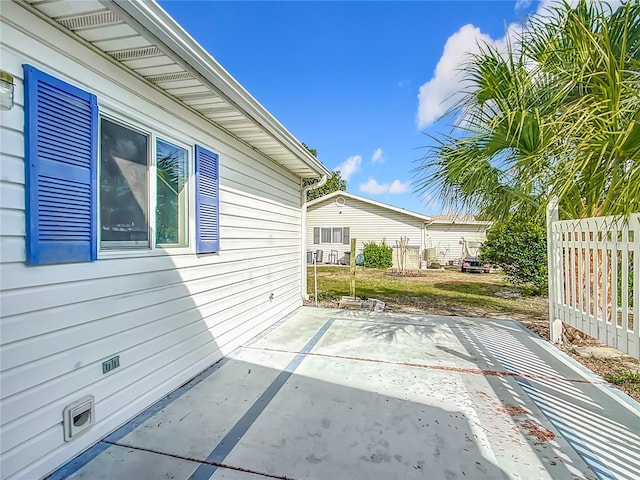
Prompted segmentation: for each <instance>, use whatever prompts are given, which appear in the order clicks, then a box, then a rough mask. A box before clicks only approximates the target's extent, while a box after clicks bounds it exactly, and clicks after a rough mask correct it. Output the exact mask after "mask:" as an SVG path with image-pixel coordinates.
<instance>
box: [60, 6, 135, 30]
mask: <svg viewBox="0 0 640 480" xmlns="http://www.w3.org/2000/svg"><path fill="white" fill-rule="evenodd" d="M57 21H58V23H59V24H60V25H62V26H63V27H66V28H68V29H69V30H72V31H76V30H85V29H88V28H95V27H104V26H107V25H116V24H118V23H124V22H123V21H122V20H120V17H118V16H117V15H116V14H115V13H113V12H110V11H105V12H96V13H90V14H88V15H78V16H77V17H68V18H60V19H58V20H57Z"/></svg>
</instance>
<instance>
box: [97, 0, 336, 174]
mask: <svg viewBox="0 0 640 480" xmlns="http://www.w3.org/2000/svg"><path fill="white" fill-rule="evenodd" d="M99 1H100V3H101V4H103V5H104V6H105V7H106V8H108V9H109V10H113V11H115V12H116V13H118V15H120V16H123V17H128V19H130V21H129V22H127V23H128V24H129V25H130V26H131V27H132V28H134V29H135V30H137V31H138V32H139V33H140V34H141V35H143V36H145V37H147V39H148V40H149V41H152V42H154V43H157V44H159V45H161V46H162V47H163V50H165V52H166V53H167V54H169V53H172V54H173V56H174V60H176V61H177V62H179V63H180V64H182V65H183V66H184V67H185V68H186V69H188V70H190V71H191V73H192V74H193V75H194V76H196V77H197V78H199V79H200V80H201V81H202V82H203V83H205V84H206V85H207V86H209V88H211V89H212V90H214V91H215V92H216V93H217V94H218V95H220V96H221V97H222V98H224V99H225V100H226V101H227V102H229V103H230V104H231V105H233V106H234V107H235V108H237V109H238V110H239V111H240V112H242V113H243V114H244V115H246V116H247V117H249V118H251V119H252V120H253V121H254V122H255V123H256V124H257V125H259V126H261V127H262V128H264V129H265V130H266V131H267V132H269V134H270V135H272V136H273V137H274V138H275V139H276V140H277V141H279V142H280V143H281V144H282V145H283V146H284V147H285V148H287V149H288V150H289V151H290V152H291V153H293V154H294V155H295V156H296V157H298V158H300V159H301V160H302V161H303V162H304V163H305V164H306V165H307V166H309V167H310V168H311V169H312V170H314V171H316V172H317V173H318V176H319V177H321V176H322V175H330V174H331V172H330V171H329V170H328V169H327V167H325V166H324V165H323V164H322V163H321V162H320V161H318V160H317V159H316V158H315V157H314V156H313V155H311V153H309V151H308V150H307V149H306V148H304V147H303V146H302V144H301V143H300V142H299V141H298V140H297V139H296V138H295V137H294V136H293V135H292V134H291V133H290V132H289V131H288V130H287V129H286V128H284V126H283V125H282V124H281V123H280V122H278V121H277V120H276V119H275V118H274V117H273V115H271V114H270V113H269V112H268V111H267V110H266V109H265V108H264V107H263V106H262V105H261V104H260V103H259V102H258V101H257V100H256V99H255V98H253V96H251V94H250V93H249V92H248V91H247V90H245V89H244V88H243V87H242V85H240V83H238V81H237V80H235V79H234V78H233V77H232V76H231V75H230V74H229V73H228V72H227V71H226V70H225V69H224V68H223V67H222V65H220V64H219V63H218V62H217V61H216V60H215V59H214V58H213V57H212V56H211V54H209V52H207V51H206V50H205V49H204V48H203V47H202V46H201V45H200V44H199V43H198V42H196V41H195V40H194V38H193V37H192V36H191V35H189V33H187V31H186V30H185V29H184V28H182V27H181V26H180V25H179V24H178V22H176V21H175V20H174V19H173V17H171V16H170V15H169V14H168V13H167V12H166V11H164V10H163V9H162V7H160V5H158V4H157V3H156V2H155V1H152V0H127V1H116V0H99ZM140 27H142V31H141V30H140ZM149 36H151V37H152V38H148V37H149ZM212 77H213V78H215V83H214V82H213V81H212Z"/></svg>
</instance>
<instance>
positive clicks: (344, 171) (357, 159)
mask: <svg viewBox="0 0 640 480" xmlns="http://www.w3.org/2000/svg"><path fill="white" fill-rule="evenodd" d="M361 164H362V157H361V156H360V155H353V156H351V157H349V158H347V159H346V160H345V161H344V162H342V163H341V164H340V165H338V166H337V167H336V168H335V169H334V170H340V176H341V177H342V178H343V180H345V181H349V178H351V175H353V174H354V173H356V172H357V171H358V170H360V165H361Z"/></svg>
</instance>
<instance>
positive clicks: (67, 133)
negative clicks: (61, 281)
mask: <svg viewBox="0 0 640 480" xmlns="http://www.w3.org/2000/svg"><path fill="white" fill-rule="evenodd" d="M23 69H24V101H25V107H24V109H25V190H26V221H27V225H26V234H27V242H26V246H27V263H28V264H31V265H45V264H54V263H70V262H88V261H91V260H95V259H96V258H97V256H98V238H97V227H96V225H97V221H96V218H97V201H96V200H97V191H96V188H97V161H98V160H97V159H98V154H97V153H98V142H97V140H98V102H97V99H96V96H95V95H92V94H90V93H88V92H85V91H83V90H80V89H79V88H76V87H74V86H72V85H69V84H67V83H65V82H63V81H61V80H58V79H57V78H54V77H52V76H50V75H47V74H46V73H44V72H41V71H40V70H37V69H36V68H34V67H32V66H30V65H23Z"/></svg>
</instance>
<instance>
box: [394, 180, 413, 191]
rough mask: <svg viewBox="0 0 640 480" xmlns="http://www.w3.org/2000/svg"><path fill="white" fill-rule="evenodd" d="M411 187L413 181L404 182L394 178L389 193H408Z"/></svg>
mask: <svg viewBox="0 0 640 480" xmlns="http://www.w3.org/2000/svg"><path fill="white" fill-rule="evenodd" d="M410 187H411V182H404V183H402V182H401V181H400V180H394V181H393V183H392V184H391V185H389V193H406V192H408V191H409V188H410Z"/></svg>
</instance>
